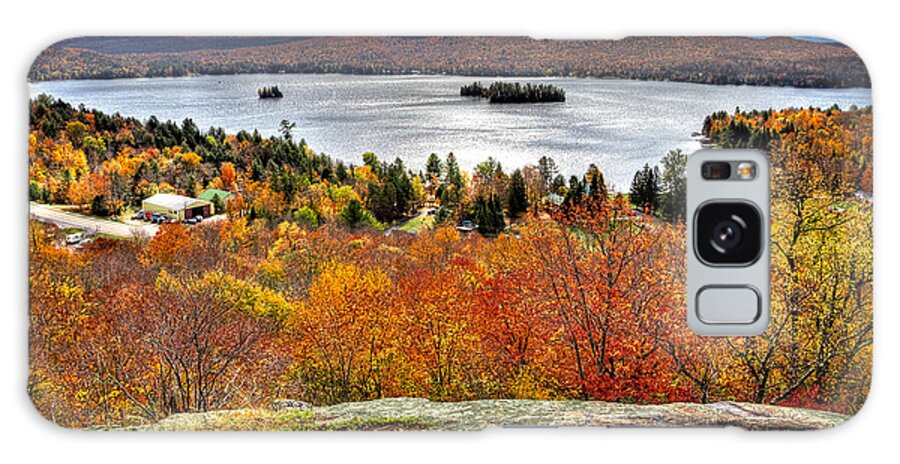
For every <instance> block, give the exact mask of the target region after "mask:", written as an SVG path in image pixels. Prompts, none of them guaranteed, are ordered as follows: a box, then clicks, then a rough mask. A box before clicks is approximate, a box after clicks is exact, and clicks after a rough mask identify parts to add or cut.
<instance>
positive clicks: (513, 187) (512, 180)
mask: <svg viewBox="0 0 900 464" xmlns="http://www.w3.org/2000/svg"><path fill="white" fill-rule="evenodd" d="M507 190H508V192H509V193H508V196H507V200H506V214H507V215H508V216H509V217H510V218H512V219H515V218H517V217H519V216H520V215H521V214H522V213H524V212H525V211H527V210H528V196H527V194H526V191H525V176H523V175H522V170H521V169H516V170H515V171H513V173H512V175H510V176H509V188H508V189H507Z"/></svg>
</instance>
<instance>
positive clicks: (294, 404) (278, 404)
mask: <svg viewBox="0 0 900 464" xmlns="http://www.w3.org/2000/svg"><path fill="white" fill-rule="evenodd" d="M270 407H271V408H272V410H273V411H284V410H288V409H296V410H301V411H309V410H311V409H312V405H311V404H309V403H307V402H306V401H300V400H288V399H279V400H275V401H273V402H272V405H271V406H270Z"/></svg>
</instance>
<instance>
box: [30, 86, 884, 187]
mask: <svg viewBox="0 0 900 464" xmlns="http://www.w3.org/2000/svg"><path fill="white" fill-rule="evenodd" d="M475 80H481V81H482V82H485V83H487V82H490V81H493V80H506V81H517V82H543V83H550V84H553V85H555V86H558V87H561V88H563V89H564V90H565V91H566V97H567V101H566V102H564V103H541V104H518V105H490V104H488V103H487V102H486V101H485V100H481V99H474V98H470V97H460V96H459V87H460V86H461V85H463V84H467V83H472V82H474V81H475ZM270 85H278V86H279V88H280V89H281V91H282V92H283V93H284V95H285V97H284V98H282V99H280V100H260V99H259V98H258V97H257V95H256V90H257V88H259V87H262V86H270ZM28 87H29V92H30V94H31V95H32V96H34V95H37V94H40V93H48V94H50V95H53V96H55V97H59V98H62V99H63V100H65V101H67V102H69V103H72V104H75V105H77V104H81V103H83V104H84V105H86V106H87V107H89V108H97V109H99V110H102V111H104V112H110V113H112V112H119V113H121V114H123V115H127V116H134V117H137V118H140V119H142V120H144V119H146V118H148V117H149V116H151V115H155V116H157V117H158V118H159V119H161V120H165V119H174V120H178V121H181V120H183V119H184V118H192V119H193V120H194V122H196V123H197V125H198V126H200V127H201V128H207V127H210V126H216V127H223V128H224V129H226V131H228V132H229V133H234V132H237V131H239V130H241V129H246V130H248V131H252V130H253V129H258V130H259V131H260V132H261V133H262V134H265V135H272V134H276V133H277V131H278V128H279V124H280V122H281V121H282V120H284V119H288V120H290V121H293V122H296V123H297V127H296V129H294V137H295V139H299V138H301V137H302V138H305V139H306V141H307V143H308V144H309V146H310V147H311V148H312V149H313V150H314V151H316V152H322V153H327V154H329V155H331V156H333V157H335V158H340V159H344V160H347V161H351V162H353V163H355V164H360V163H361V156H360V155H361V154H362V153H364V152H366V151H372V152H374V153H376V154H377V155H378V156H379V158H381V159H383V160H393V159H394V158H395V157H400V158H401V159H403V161H404V162H405V163H406V164H407V166H409V167H411V168H414V169H417V170H418V169H422V168H424V164H425V160H426V159H427V157H428V155H429V154H430V153H438V154H440V155H441V157H442V158H443V157H444V156H445V155H446V154H447V153H448V152H451V151H452V152H453V153H454V154H455V155H456V156H457V159H458V160H459V162H460V165H461V166H462V167H463V168H465V169H470V168H471V167H472V166H474V165H475V164H476V163H478V162H481V161H484V160H485V159H487V157H488V156H493V157H494V158H496V159H498V160H499V161H500V162H501V163H502V164H503V166H504V168H505V169H506V170H507V171H511V170H512V168H515V167H521V166H524V165H526V164H535V163H537V160H538V158H540V157H541V156H543V155H547V156H550V157H552V158H553V159H554V160H555V161H556V163H557V165H558V166H559V168H560V171H561V172H562V173H563V174H565V175H566V176H567V177H568V176H569V175H571V174H579V175H580V174H582V173H583V172H584V171H585V170H586V169H587V167H588V165H589V164H591V163H595V164H597V166H599V167H600V169H601V170H602V171H603V172H604V174H605V176H606V178H607V182H610V183H611V185H612V186H614V187H615V188H616V189H618V190H627V188H628V186H629V185H630V183H631V178H632V176H633V175H634V172H635V171H636V170H638V169H640V168H641V167H642V166H643V165H644V164H645V163H649V164H651V165H653V164H656V163H657V162H658V161H659V159H660V158H661V157H662V156H663V155H665V153H666V152H667V151H669V150H671V149H675V148H680V149H682V150H685V151H688V152H691V151H694V150H696V149H698V148H700V143H699V140H698V139H697V138H696V137H692V135H691V134H692V133H693V132H699V131H700V129H701V126H702V124H703V118H704V117H705V116H706V115H708V114H710V113H712V112H715V111H719V110H727V111H734V109H735V107H740V108H741V109H767V108H785V107H790V106H795V107H807V106H818V107H829V106H831V105H833V104H837V105H839V106H840V107H841V108H848V107H849V106H850V105H857V106H864V105H870V104H871V101H872V97H871V91H870V90H869V89H798V88H785V87H747V86H711V85H701V84H685V83H675V82H646V81H628V80H605V79H565V78H508V79H507V78H504V79H489V78H473V77H461V76H351V75H331V74H327V75H322V74H279V75H237V76H200V77H178V78H147V79H117V80H82V81H76V80H72V81H50V82H36V83H29V84H28Z"/></svg>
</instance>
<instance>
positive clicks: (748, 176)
mask: <svg viewBox="0 0 900 464" xmlns="http://www.w3.org/2000/svg"><path fill="white" fill-rule="evenodd" d="M737 176H738V179H741V180H753V179H755V178H756V163H752V162H748V161H744V162H741V163H738V165H737Z"/></svg>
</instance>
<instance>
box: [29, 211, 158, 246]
mask: <svg viewBox="0 0 900 464" xmlns="http://www.w3.org/2000/svg"><path fill="white" fill-rule="evenodd" d="M30 210H31V211H30V212H31V217H32V219H36V220H38V221H41V222H49V223H51V224H56V225H57V226H60V227H75V228H78V229H84V230H85V231H86V232H89V233H92V234H108V235H115V236H118V237H126V238H130V237H153V236H154V235H156V231H157V230H158V229H159V226H156V225H154V224H135V225H128V224H123V223H121V222H113V221H108V220H106V219H100V218H97V217H93V216H85V215H83V214H78V213H72V212H69V211H62V210H59V209H55V208H51V207H49V206H47V205H41V204H38V203H31V205H30Z"/></svg>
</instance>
